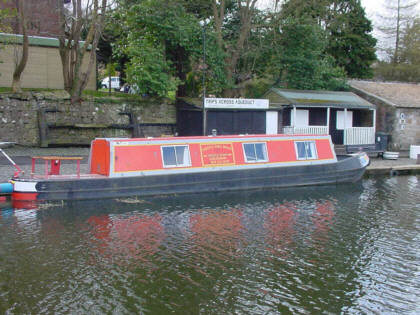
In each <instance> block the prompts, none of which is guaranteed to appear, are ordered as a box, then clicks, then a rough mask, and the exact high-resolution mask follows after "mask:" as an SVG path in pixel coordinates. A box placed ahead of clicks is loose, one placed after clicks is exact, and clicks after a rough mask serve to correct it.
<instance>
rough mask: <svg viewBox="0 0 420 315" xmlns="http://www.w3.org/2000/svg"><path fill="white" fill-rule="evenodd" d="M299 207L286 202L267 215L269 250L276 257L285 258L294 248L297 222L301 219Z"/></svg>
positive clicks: (265, 223) (266, 226) (266, 228)
mask: <svg viewBox="0 0 420 315" xmlns="http://www.w3.org/2000/svg"><path fill="white" fill-rule="evenodd" d="M297 210H298V209H297V206H296V205H294V204H292V203H290V202H286V203H284V204H283V205H276V206H274V207H273V208H271V209H269V210H268V212H267V214H266V215H265V220H264V226H263V227H264V230H265V231H266V240H265V242H266V244H267V245H269V247H268V250H269V251H271V252H272V253H273V254H275V255H282V256H285V255H286V252H288V251H289V250H290V249H293V247H294V244H293V242H294V239H293V237H294V235H295V233H296V230H295V227H294V225H295V222H296V220H297V219H298V217H299V213H298V212H297Z"/></svg>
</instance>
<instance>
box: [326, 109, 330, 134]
mask: <svg viewBox="0 0 420 315" xmlns="http://www.w3.org/2000/svg"><path fill="white" fill-rule="evenodd" d="M327 134H330V108H329V107H327Z"/></svg>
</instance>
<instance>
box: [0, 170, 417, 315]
mask: <svg viewBox="0 0 420 315" xmlns="http://www.w3.org/2000/svg"><path fill="white" fill-rule="evenodd" d="M419 205H420V187H419V180H418V177H416V176H407V177H404V176H401V177H392V178H373V179H368V180H364V181H363V182H362V183H361V184H360V185H353V186H351V185H344V186H337V187H309V188H301V189H300V188H299V189H297V188H296V189H295V188H294V189H289V190H274V191H265V192H245V193H229V194H208V195H205V194H202V195H193V196H180V197H176V198H159V199H158V198H156V199H153V198H152V199H150V200H141V202H138V200H131V199H130V200H128V201H127V200H120V201H94V202H80V203H77V202H76V203H71V204H65V205H61V204H57V205H49V207H48V208H45V207H44V208H42V209H41V208H40V209H32V210H15V209H10V208H9V209H2V211H1V212H0V313H4V312H10V313H53V312H54V313H70V312H73V313H74V312H78V313H110V312H113V313H122V314H123V313H127V314H129V313H150V314H165V313H168V312H174V313H185V312H189V313H214V314H220V313H235V312H237V313H253V314H270V313H272V314H276V313H286V312H293V313H320V312H330V313H382V312H386V313H416V311H418V309H416V307H417V308H418V306H417V305H418V304H419V299H418V295H419V294H418V293H419V286H420V282H419V274H418V270H419V269H418V268H419V259H418V253H419V234H418V232H419V226H420V224H419V223H420V218H419V210H420V206H419Z"/></svg>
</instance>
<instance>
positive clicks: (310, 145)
mask: <svg viewBox="0 0 420 315" xmlns="http://www.w3.org/2000/svg"><path fill="white" fill-rule="evenodd" d="M295 147H296V152H297V158H298V160H313V159H316V158H317V152H316V145H315V141H296V142H295Z"/></svg>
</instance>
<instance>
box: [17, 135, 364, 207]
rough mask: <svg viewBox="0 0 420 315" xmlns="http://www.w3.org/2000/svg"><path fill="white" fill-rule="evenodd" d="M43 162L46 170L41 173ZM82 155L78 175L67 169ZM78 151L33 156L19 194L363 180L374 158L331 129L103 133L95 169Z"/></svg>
mask: <svg viewBox="0 0 420 315" xmlns="http://www.w3.org/2000/svg"><path fill="white" fill-rule="evenodd" d="M37 160H42V161H43V163H44V165H45V171H44V172H43V173H42V174H37V173H36V172H35V165H36V161H37ZM65 160H75V162H76V163H77V169H76V173H75V174H73V175H64V174H60V164H61V162H62V161H65ZM80 160H81V158H77V157H58V156H53V157H33V159H32V173H31V174H30V175H29V176H27V177H17V178H14V179H13V180H12V182H13V185H14V191H13V193H12V200H15V201H18V200H81V199H101V198H119V197H128V196H151V195H166V194H182V193H196V192H214V191H230V190H241V189H264V188H269V187H270V188H271V187H291V186H305V185H321V184H336V183H344V182H355V181H357V180H359V179H360V178H361V177H362V175H363V173H364V171H365V168H366V166H367V165H368V164H369V158H368V156H367V155H366V154H365V153H357V154H353V155H349V156H345V157H340V158H338V159H337V156H336V154H335V152H334V149H333V145H332V142H331V138H330V136H329V135H232V136H202V137H167V138H137V139H136V138H130V139H122V138H97V139H95V140H93V141H92V143H91V148H90V154H89V162H88V163H89V172H88V173H87V174H80Z"/></svg>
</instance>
